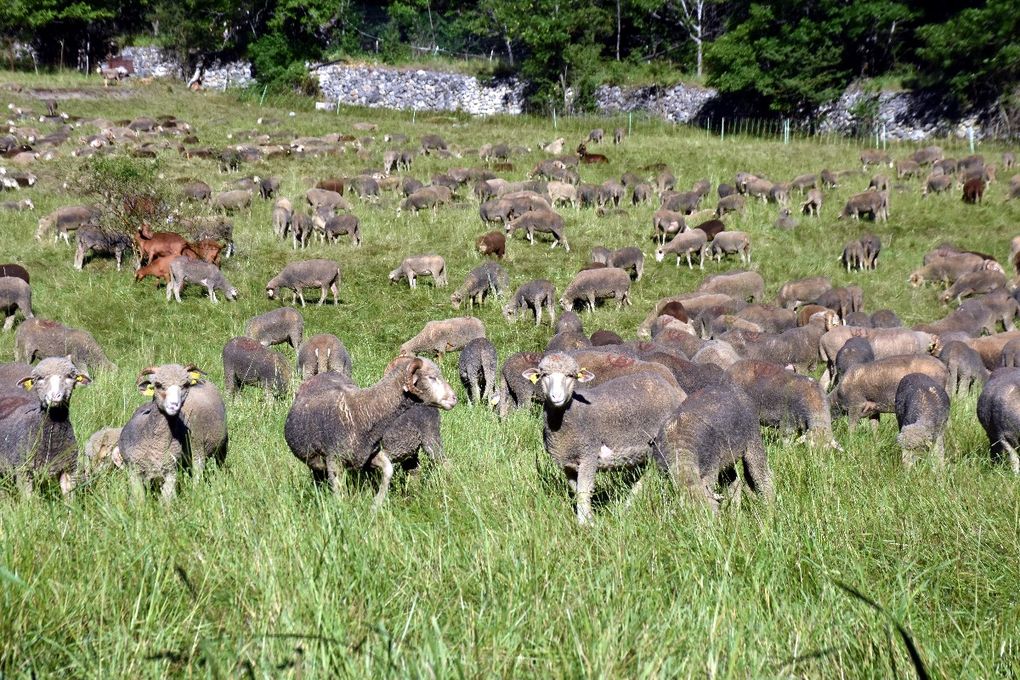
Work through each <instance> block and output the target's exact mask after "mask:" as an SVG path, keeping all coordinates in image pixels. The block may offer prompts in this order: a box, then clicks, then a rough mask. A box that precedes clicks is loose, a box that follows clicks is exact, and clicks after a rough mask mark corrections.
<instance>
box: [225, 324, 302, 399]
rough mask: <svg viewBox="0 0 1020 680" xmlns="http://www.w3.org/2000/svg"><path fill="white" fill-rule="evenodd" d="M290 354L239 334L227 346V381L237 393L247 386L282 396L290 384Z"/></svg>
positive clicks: (230, 388)
mask: <svg viewBox="0 0 1020 680" xmlns="http://www.w3.org/2000/svg"><path fill="white" fill-rule="evenodd" d="M290 379H291V370H290V364H288V363H287V359H286V357H284V356H283V355H282V354H280V353H279V352H274V351H273V350H271V349H266V347H264V346H263V345H262V344H261V343H260V342H259V341H257V340H254V339H252V338H246V337H236V338H231V339H230V340H228V341H227V344H226V345H224V346H223V384H224V386H225V387H226V389H227V394H229V395H231V396H233V395H234V394H236V393H237V392H238V391H239V390H240V389H242V388H243V387H245V386H246V385H252V386H254V387H261V388H262V389H263V390H265V391H266V393H267V394H268V393H269V392H270V391H272V392H273V393H275V394H276V396H278V397H279V396H282V395H284V394H285V393H286V392H287V389H288V387H289V386H290Z"/></svg>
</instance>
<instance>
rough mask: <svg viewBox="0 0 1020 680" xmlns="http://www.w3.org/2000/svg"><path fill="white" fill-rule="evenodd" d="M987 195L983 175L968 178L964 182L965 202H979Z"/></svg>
mask: <svg viewBox="0 0 1020 680" xmlns="http://www.w3.org/2000/svg"><path fill="white" fill-rule="evenodd" d="M984 195H985V180H984V179H983V178H981V177H976V178H974V179H968V180H967V181H966V182H964V183H963V202H964V203H970V204H977V203H980V202H981V199H982V198H983V197H984Z"/></svg>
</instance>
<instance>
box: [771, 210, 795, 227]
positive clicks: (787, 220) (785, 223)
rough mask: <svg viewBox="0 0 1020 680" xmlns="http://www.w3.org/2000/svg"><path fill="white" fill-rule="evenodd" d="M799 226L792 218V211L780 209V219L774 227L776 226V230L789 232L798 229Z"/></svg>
mask: <svg viewBox="0 0 1020 680" xmlns="http://www.w3.org/2000/svg"><path fill="white" fill-rule="evenodd" d="M798 224H799V223H798V222H797V220H796V219H794V218H793V217H792V216H791V214H790V209H789V208H782V209H780V211H779V217H778V218H777V219H776V221H775V222H774V223H773V226H775V228H776V229H782V230H784V231H789V230H792V229H796V228H797V225H798Z"/></svg>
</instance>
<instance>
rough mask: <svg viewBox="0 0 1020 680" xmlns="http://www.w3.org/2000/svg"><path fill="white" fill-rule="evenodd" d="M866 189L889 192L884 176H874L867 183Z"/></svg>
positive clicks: (887, 179)
mask: <svg viewBox="0 0 1020 680" xmlns="http://www.w3.org/2000/svg"><path fill="white" fill-rule="evenodd" d="M868 189H874V190H875V191H889V178H888V177H886V176H885V175H875V176H874V177H872V178H871V181H870V182H869V183H868Z"/></svg>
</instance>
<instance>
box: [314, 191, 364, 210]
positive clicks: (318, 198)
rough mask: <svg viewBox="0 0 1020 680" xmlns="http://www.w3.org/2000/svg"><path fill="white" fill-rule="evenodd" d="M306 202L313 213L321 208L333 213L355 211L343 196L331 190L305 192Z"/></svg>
mask: <svg viewBox="0 0 1020 680" xmlns="http://www.w3.org/2000/svg"><path fill="white" fill-rule="evenodd" d="M305 201H306V202H307V203H308V205H309V206H310V207H311V209H312V211H313V212H315V211H318V210H319V209H320V208H325V209H327V210H331V211H335V210H343V211H345V212H350V211H351V210H353V206H352V205H351V204H350V203H349V202H348V201H347V200H346V199H344V197H343V196H341V195H340V194H339V193H337V192H336V191H330V190H329V189H309V190H308V191H306V192H305Z"/></svg>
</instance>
